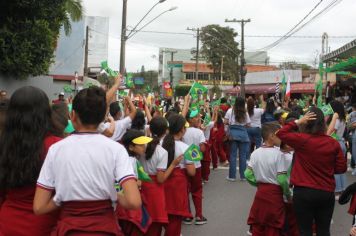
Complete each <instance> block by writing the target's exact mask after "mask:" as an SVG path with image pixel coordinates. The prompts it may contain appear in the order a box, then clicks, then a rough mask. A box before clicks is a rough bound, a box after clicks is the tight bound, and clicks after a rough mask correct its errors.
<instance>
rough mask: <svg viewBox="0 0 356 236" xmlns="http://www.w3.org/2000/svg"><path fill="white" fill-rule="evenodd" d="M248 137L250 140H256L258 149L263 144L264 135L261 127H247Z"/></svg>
mask: <svg viewBox="0 0 356 236" xmlns="http://www.w3.org/2000/svg"><path fill="white" fill-rule="evenodd" d="M247 133H248V137H249V138H250V141H251V142H252V141H255V145H256V149H257V148H259V147H261V145H262V136H261V128H260V127H249V128H247Z"/></svg>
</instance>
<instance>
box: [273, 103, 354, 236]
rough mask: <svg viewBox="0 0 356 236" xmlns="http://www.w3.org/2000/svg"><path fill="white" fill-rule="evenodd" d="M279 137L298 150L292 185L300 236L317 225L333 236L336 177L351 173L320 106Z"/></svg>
mask: <svg viewBox="0 0 356 236" xmlns="http://www.w3.org/2000/svg"><path fill="white" fill-rule="evenodd" d="M298 130H299V132H298ZM276 135H277V136H278V137H279V138H280V139H281V141H282V142H283V143H285V144H287V145H289V146H291V147H292V148H293V149H294V150H295V153H294V164H293V167H292V173H291V184H292V185H294V189H293V204H294V210H295V213H296V217H297V223H298V227H299V230H300V235H301V236H311V235H312V234H313V230H312V225H313V222H314V223H315V224H316V231H317V235H323V236H324V235H330V222H331V218H332V215H333V211H334V205H335V195H334V190H335V179H334V174H341V173H344V172H345V171H346V170H347V166H346V159H345V158H344V154H343V152H342V150H341V147H340V144H339V143H338V142H337V141H336V140H335V139H333V138H332V137H330V136H328V135H326V124H325V121H324V115H323V113H322V111H321V110H320V109H318V108H316V107H312V108H310V110H309V112H307V113H306V114H305V116H304V117H302V118H301V119H299V120H295V121H292V122H289V123H288V124H286V125H285V126H283V127H282V128H281V129H280V130H279V131H278V132H277V133H276Z"/></svg>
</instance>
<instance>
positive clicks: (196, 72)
mask: <svg viewBox="0 0 356 236" xmlns="http://www.w3.org/2000/svg"><path fill="white" fill-rule="evenodd" d="M187 30H191V31H194V32H197V49H196V52H195V81H198V75H199V70H198V66H199V39H200V33H199V31H200V29H199V28H198V29H195V28H189V27H188V28H187Z"/></svg>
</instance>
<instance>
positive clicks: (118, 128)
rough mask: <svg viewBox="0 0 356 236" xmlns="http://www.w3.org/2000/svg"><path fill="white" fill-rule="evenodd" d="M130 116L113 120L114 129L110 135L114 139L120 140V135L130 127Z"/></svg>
mask: <svg viewBox="0 0 356 236" xmlns="http://www.w3.org/2000/svg"><path fill="white" fill-rule="evenodd" d="M131 123H132V120H131V117H129V116H126V117H125V118H124V119H122V120H116V121H115V131H114V134H113V135H112V136H111V137H110V138H111V139H112V140H114V141H120V140H121V138H122V136H124V134H125V133H126V131H127V129H129V128H130V127H131Z"/></svg>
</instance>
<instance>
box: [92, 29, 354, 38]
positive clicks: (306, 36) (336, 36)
mask: <svg viewBox="0 0 356 236" xmlns="http://www.w3.org/2000/svg"><path fill="white" fill-rule="evenodd" d="M91 31H94V32H96V33H99V34H103V35H106V36H109V37H112V38H117V39H120V37H119V36H114V35H111V34H107V33H104V32H100V31H97V30H94V29H91ZM128 31H129V30H128ZM140 33H152V34H171V35H187V36H192V35H194V34H193V33H184V32H173V31H154V30H142V31H140ZM245 37H248V38H281V37H283V36H282V35H245ZM289 38H316V39H319V38H320V39H321V38H322V36H318V35H291V36H289ZM329 38H340V39H348V38H356V35H334V36H329Z"/></svg>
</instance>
